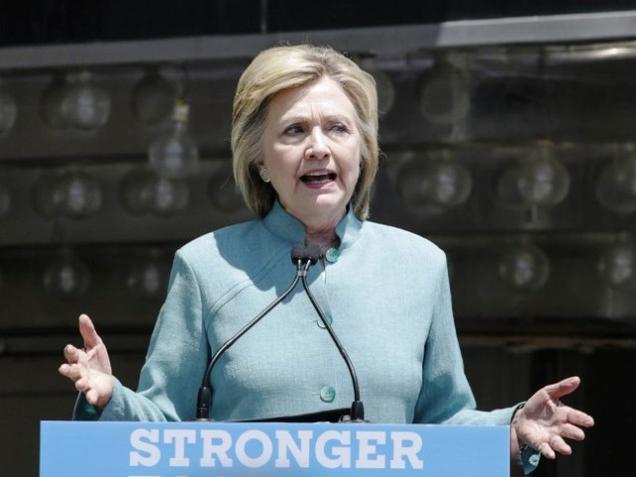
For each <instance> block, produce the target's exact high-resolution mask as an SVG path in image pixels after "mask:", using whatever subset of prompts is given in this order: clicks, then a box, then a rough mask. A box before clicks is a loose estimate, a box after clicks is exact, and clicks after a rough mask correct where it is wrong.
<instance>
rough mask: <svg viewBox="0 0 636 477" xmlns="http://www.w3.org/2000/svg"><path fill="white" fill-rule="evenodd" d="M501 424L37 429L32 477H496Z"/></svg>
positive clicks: (503, 456)
mask: <svg viewBox="0 0 636 477" xmlns="http://www.w3.org/2000/svg"><path fill="white" fill-rule="evenodd" d="M509 446H510V437H509V428H508V426H489V427H485V426H442V425H416V424H400V425H393V424H330V423H224V422H209V423H208V422H203V423H201V422H179V423H165V422H162V423H154V422H94V421H92V422H67V421H42V422H41V423H40V477H86V476H91V477H249V476H258V477H304V476H312V477H318V476H320V477H324V476H325V475H329V476H331V477H337V476H349V477H352V476H356V477H371V476H374V477H378V476H385V475H386V476H398V477H411V476H419V477H422V476H436V477H437V476H439V477H469V476H470V477H478V476H479V477H483V476H488V477H500V476H501V477H504V476H508V475H509V469H510V450H509Z"/></svg>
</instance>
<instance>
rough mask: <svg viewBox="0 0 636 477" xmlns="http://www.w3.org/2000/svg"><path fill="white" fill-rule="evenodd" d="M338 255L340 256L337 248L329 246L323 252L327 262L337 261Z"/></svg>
mask: <svg viewBox="0 0 636 477" xmlns="http://www.w3.org/2000/svg"><path fill="white" fill-rule="evenodd" d="M338 257H340V252H339V251H338V249H337V248H330V249H328V250H327V253H325V258H326V259H327V261H328V262H329V263H335V262H337V261H338Z"/></svg>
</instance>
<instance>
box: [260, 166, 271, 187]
mask: <svg viewBox="0 0 636 477" xmlns="http://www.w3.org/2000/svg"><path fill="white" fill-rule="evenodd" d="M258 175H259V176H261V179H262V180H263V182H267V183H268V182H271V181H272V178H271V177H270V175H269V172H267V169H265V168H264V167H261V168H260V169H259V170H258Z"/></svg>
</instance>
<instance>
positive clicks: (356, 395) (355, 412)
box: [300, 247, 367, 422]
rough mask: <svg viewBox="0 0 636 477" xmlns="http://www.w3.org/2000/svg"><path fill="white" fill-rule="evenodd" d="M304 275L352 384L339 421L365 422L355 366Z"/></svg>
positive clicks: (302, 278)
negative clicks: (348, 409)
mask: <svg viewBox="0 0 636 477" xmlns="http://www.w3.org/2000/svg"><path fill="white" fill-rule="evenodd" d="M316 248H318V247H316ZM306 276H307V274H306V273H305V274H304V275H301V277H300V280H301V282H302V284H303V288H304V289H305V292H307V296H308V297H309V301H311V304H312V305H313V306H314V309H315V310H316V313H318V316H319V317H320V320H321V321H322V324H323V325H324V326H325V328H326V329H327V331H328V332H329V336H330V337H331V340H332V341H333V343H334V344H335V345H336V348H337V349H338V352H339V353H340V356H342V359H343V360H344V361H345V364H346V365H347V369H348V370H349V375H350V376H351V382H352V384H353V402H352V403H351V413H350V414H349V415H348V416H347V415H345V416H343V417H342V418H341V419H340V421H341V422H367V421H365V419H364V404H363V403H362V401H361V400H360V384H359V382H358V376H357V375H356V371H355V368H354V367H353V363H352V361H351V358H350V357H349V354H348V353H347V351H346V350H345V348H344V346H343V345H342V343H341V342H340V340H339V339H338V336H336V332H335V331H334V330H333V328H332V327H331V324H330V323H329V321H327V319H326V318H325V314H324V313H323V311H322V309H321V308H320V306H319V305H318V302H317V301H316V298H315V297H314V295H313V293H311V290H310V289H309V286H308V285H307V279H306Z"/></svg>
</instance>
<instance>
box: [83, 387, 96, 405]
mask: <svg viewBox="0 0 636 477" xmlns="http://www.w3.org/2000/svg"><path fill="white" fill-rule="evenodd" d="M84 395H85V396H86V400H87V401H88V403H89V404H90V405H92V406H97V403H98V401H99V393H98V392H97V391H96V390H95V389H91V390H89V391H88V392H86V393H85V394H84Z"/></svg>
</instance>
